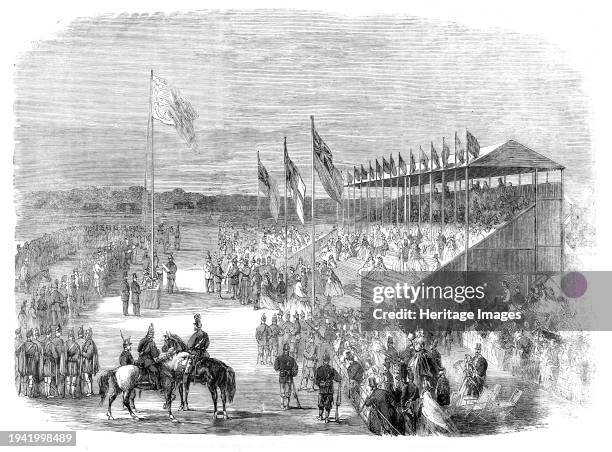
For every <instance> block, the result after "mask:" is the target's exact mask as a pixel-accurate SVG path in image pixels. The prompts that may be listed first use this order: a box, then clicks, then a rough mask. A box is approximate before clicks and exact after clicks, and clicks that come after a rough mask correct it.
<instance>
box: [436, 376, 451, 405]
mask: <svg viewBox="0 0 612 452" xmlns="http://www.w3.org/2000/svg"><path fill="white" fill-rule="evenodd" d="M450 395H451V390H450V383H449V382H448V378H446V372H445V370H444V368H442V369H441V370H440V372H439V373H438V381H437V383H436V402H438V405H440V406H447V405H450Z"/></svg>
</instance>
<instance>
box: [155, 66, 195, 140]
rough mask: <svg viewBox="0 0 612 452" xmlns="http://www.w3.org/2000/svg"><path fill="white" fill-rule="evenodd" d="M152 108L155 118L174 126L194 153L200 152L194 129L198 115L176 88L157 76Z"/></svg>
mask: <svg viewBox="0 0 612 452" xmlns="http://www.w3.org/2000/svg"><path fill="white" fill-rule="evenodd" d="M151 107H152V108H151V114H152V116H153V118H155V119H157V120H158V121H160V122H162V123H164V124H166V125H169V126H174V128H175V129H176V131H177V132H178V134H179V135H180V137H181V138H182V139H183V140H184V141H185V143H187V145H188V146H189V147H190V148H191V149H193V150H194V151H197V150H198V142H197V140H196V136H195V130H194V128H193V121H194V120H195V119H197V118H198V113H197V112H196V111H195V109H194V108H193V107H192V106H191V103H189V101H188V100H187V99H185V98H184V97H183V96H181V93H180V92H179V91H178V90H177V89H176V88H173V87H172V86H170V85H169V84H168V83H167V82H166V80H164V79H162V78H159V77H157V76H153V85H152V87H151Z"/></svg>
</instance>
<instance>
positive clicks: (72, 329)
mask: <svg viewBox="0 0 612 452" xmlns="http://www.w3.org/2000/svg"><path fill="white" fill-rule="evenodd" d="M68 337H69V338H71V339H74V328H70V329H69V330H68Z"/></svg>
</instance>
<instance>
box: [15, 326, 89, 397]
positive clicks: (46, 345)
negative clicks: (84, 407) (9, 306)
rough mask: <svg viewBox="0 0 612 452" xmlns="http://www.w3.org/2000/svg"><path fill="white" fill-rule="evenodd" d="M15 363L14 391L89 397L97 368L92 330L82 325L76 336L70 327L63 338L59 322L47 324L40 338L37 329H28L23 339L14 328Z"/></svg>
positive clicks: (21, 393)
mask: <svg viewBox="0 0 612 452" xmlns="http://www.w3.org/2000/svg"><path fill="white" fill-rule="evenodd" d="M15 364H16V369H15V371H16V375H15V384H16V386H17V393H18V394H19V395H24V396H26V397H40V396H43V397H46V398H52V397H56V396H58V397H66V395H70V396H71V397H73V398H74V397H80V396H81V395H84V396H87V397H89V396H91V395H92V394H93V377H94V376H95V375H96V374H97V373H98V371H99V370H100V364H99V361H98V348H97V346H96V343H95V342H94V340H93V330H92V329H91V328H89V329H87V331H85V330H84V329H83V327H82V326H81V327H79V329H78V332H77V335H76V336H75V333H74V328H70V329H69V330H68V336H67V339H66V341H64V340H63V339H62V327H61V325H56V326H55V327H51V326H49V327H48V328H47V329H46V330H45V331H44V336H43V337H42V338H41V337H40V335H39V331H38V329H29V330H28V331H27V332H26V339H25V341H23V340H22V339H21V331H20V330H19V329H17V330H16V331H15Z"/></svg>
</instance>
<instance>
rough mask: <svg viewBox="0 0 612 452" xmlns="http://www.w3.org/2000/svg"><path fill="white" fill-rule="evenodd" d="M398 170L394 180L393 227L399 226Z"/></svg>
mask: <svg viewBox="0 0 612 452" xmlns="http://www.w3.org/2000/svg"><path fill="white" fill-rule="evenodd" d="M399 181H400V179H399V169H398V170H397V179H395V186H396V188H397V190H396V196H395V226H399V201H400V194H399V192H400V183H399Z"/></svg>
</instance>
